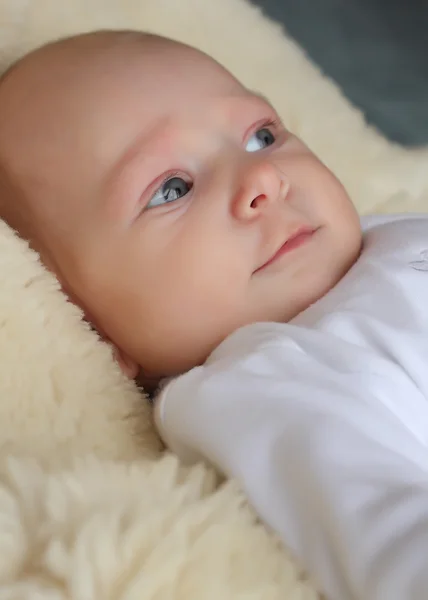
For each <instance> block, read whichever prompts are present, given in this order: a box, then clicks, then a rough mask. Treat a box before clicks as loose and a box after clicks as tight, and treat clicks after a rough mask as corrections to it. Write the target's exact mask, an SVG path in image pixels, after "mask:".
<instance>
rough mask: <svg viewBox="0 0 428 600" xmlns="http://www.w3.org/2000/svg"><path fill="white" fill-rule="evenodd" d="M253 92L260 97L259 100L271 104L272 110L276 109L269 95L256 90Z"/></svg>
mask: <svg viewBox="0 0 428 600" xmlns="http://www.w3.org/2000/svg"><path fill="white" fill-rule="evenodd" d="M251 93H252V95H253V96H255V97H256V98H259V100H262V101H263V102H264V103H265V104H267V105H268V106H270V108H272V110H274V108H273V106H272V102H271V101H270V100H269V99H268V97H267V96H265V95H264V94H262V93H261V92H258V91H255V90H252V91H251Z"/></svg>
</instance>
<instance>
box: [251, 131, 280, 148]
mask: <svg viewBox="0 0 428 600" xmlns="http://www.w3.org/2000/svg"><path fill="white" fill-rule="evenodd" d="M275 141H276V138H275V136H274V134H273V133H272V131H271V130H270V129H269V128H268V127H262V128H261V129H259V130H258V131H256V132H255V133H253V135H252V136H251V137H250V138H249V140H248V142H247V145H246V146H245V150H246V151H247V152H258V151H259V150H264V148H267V147H268V146H272V144H274V143H275Z"/></svg>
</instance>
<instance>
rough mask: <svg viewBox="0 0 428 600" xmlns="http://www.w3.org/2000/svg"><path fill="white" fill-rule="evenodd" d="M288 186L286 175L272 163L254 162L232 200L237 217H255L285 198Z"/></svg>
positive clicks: (233, 210)
mask: <svg viewBox="0 0 428 600" xmlns="http://www.w3.org/2000/svg"><path fill="white" fill-rule="evenodd" d="M288 187H289V185H288V182H286V180H285V177H283V176H282V173H280V172H279V170H278V168H277V167H276V166H275V165H273V164H272V163H270V162H267V161H263V162H259V163H257V164H252V165H251V166H250V167H248V169H247V171H246V172H245V173H244V175H243V177H242V178H241V185H240V186H239V188H238V190H237V192H236V194H235V197H234V198H233V201H232V202H233V205H232V212H233V214H234V216H235V218H237V219H240V220H242V219H244V220H245V219H247V220H248V219H254V218H255V217H257V216H258V215H259V214H261V213H263V212H264V211H266V210H269V209H270V208H271V207H272V205H273V204H276V203H277V202H278V201H280V200H281V199H284V198H285V196H286V195H287V191H288Z"/></svg>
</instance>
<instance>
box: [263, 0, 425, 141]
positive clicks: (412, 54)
mask: <svg viewBox="0 0 428 600" xmlns="http://www.w3.org/2000/svg"><path fill="white" fill-rule="evenodd" d="M252 1H253V2H254V3H255V4H258V5H259V6H260V7H262V8H263V10H264V12H265V13H266V14H267V15H269V16H270V17H273V18H274V19H275V20H277V21H280V22H282V23H283V24H284V26H285V28H286V30H287V31H288V33H289V34H290V35H291V36H292V37H293V38H294V39H295V40H296V41H297V42H298V43H299V44H300V45H301V46H302V47H303V48H304V49H305V51H306V53H307V54H308V55H309V56H310V57H311V58H312V60H313V61H314V62H316V63H317V64H318V65H319V66H320V67H321V69H322V70H323V71H324V72H325V73H326V74H327V75H329V76H330V77H331V78H332V79H334V80H335V81H336V82H337V83H338V84H339V85H340V86H341V88H342V90H343V91H344V93H345V94H346V96H347V97H348V98H349V99H350V100H351V101H352V102H353V103H354V104H356V105H357V106H358V107H359V108H361V109H362V110H363V111H364V113H365V115H366V117H367V120H368V121H369V122H370V123H372V124H374V125H376V126H377V127H378V128H379V129H380V130H381V131H383V133H384V134H385V135H387V136H388V137H389V138H390V139H393V140H395V141H398V142H400V143H402V144H407V145H421V144H428V0H252Z"/></svg>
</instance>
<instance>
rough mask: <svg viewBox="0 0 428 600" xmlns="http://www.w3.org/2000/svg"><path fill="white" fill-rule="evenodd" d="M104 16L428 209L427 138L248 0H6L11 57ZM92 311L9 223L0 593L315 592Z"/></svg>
mask: <svg viewBox="0 0 428 600" xmlns="http://www.w3.org/2000/svg"><path fill="white" fill-rule="evenodd" d="M98 28H114V29H123V28H139V29H144V30H148V31H153V32H157V33H161V34H164V35H167V36H170V37H173V38H176V39H180V40H183V41H185V42H187V43H190V44H192V45H195V46H197V47H199V48H201V49H203V50H205V51H206V52H208V53H210V54H212V55H213V56H214V57H215V58H217V59H218V60H219V61H220V62H222V63H224V64H225V65H226V66H227V67H228V68H229V69H231V70H232V71H233V72H234V73H235V74H236V75H237V76H238V77H239V78H240V79H241V80H242V81H243V82H244V83H246V84H247V85H248V86H250V87H252V88H255V89H258V90H260V91H262V92H263V93H264V94H266V95H267V96H268V97H269V98H270V99H271V100H272V102H273V103H274V104H275V106H276V107H277V108H278V110H279V112H280V114H281V116H282V117H283V118H284V120H285V122H286V124H287V125H288V126H289V127H290V128H291V129H293V130H294V131H296V133H298V134H299V135H301V136H302V137H303V139H304V140H305V141H306V142H307V143H308V144H309V145H310V146H311V147H312V148H313V149H314V150H315V151H316V152H317V153H318V154H319V155H320V156H321V158H322V159H323V160H324V161H325V162H326V163H327V164H328V165H329V166H330V167H331V168H332V169H333V170H334V171H335V172H336V173H337V174H338V175H339V176H340V177H341V179H342V180H343V182H344V183H345V185H346V186H347V188H348V189H349V191H350V193H351V195H352V197H353V199H354V201H355V202H356V204H357V206H358V208H359V209H360V211H361V212H369V211H396V210H426V209H427V207H428V196H427V194H426V192H427V191H428V168H427V164H428V161H427V156H428V155H427V151H426V150H425V149H417V150H409V149H403V148H400V147H398V146H394V145H392V144H390V143H388V142H387V141H386V140H385V139H384V138H383V137H382V136H380V135H379V134H378V133H377V132H375V131H374V130H371V129H369V128H368V127H367V126H366V125H365V123H364V120H363V118H362V116H361V114H360V113H359V112H358V111H357V110H356V109H355V108H353V107H351V106H350V105H349V103H348V102H347V101H346V100H345V99H344V98H343V97H342V96H341V94H340V92H339V90H338V89H337V87H336V86H335V85H333V84H332V83H331V82H329V81H327V80H326V79H325V78H323V77H322V75H321V74H320V73H319V71H318V70H317V69H316V67H314V66H313V65H312V64H311V63H310V62H309V61H308V60H307V59H306V57H305V56H304V54H303V53H302V51H301V50H300V49H299V48H298V47H297V46H296V45H295V44H294V43H293V42H292V41H291V40H290V39H289V38H287V37H286V36H285V34H284V33H283V32H282V31H281V29H280V28H279V27H278V26H276V25H275V24H273V23H271V22H269V21H268V20H267V19H266V18H264V17H263V16H262V15H261V13H260V11H259V10H258V9H256V8H254V7H252V6H251V5H249V4H247V3H246V2H245V1H244V0H216V1H215V2H213V1H212V0H73V1H72V2H70V1H67V0H0V66H1V68H2V69H5V68H6V67H7V66H8V65H9V64H10V63H11V62H12V61H14V60H16V59H17V58H18V57H19V56H21V55H22V54H23V53H25V52H27V51H28V50H30V49H32V48H33V47H35V46H38V45H40V44H42V43H44V42H46V41H49V40H51V39H54V38H58V37H60V36H63V35H69V34H72V33H77V32H82V31H88V30H92V29H98ZM81 317H82V315H81V313H80V311H79V310H78V309H76V308H75V307H74V306H72V305H71V304H70V303H68V302H67V301H66V299H65V297H64V296H63V295H62V293H61V291H60V289H59V286H58V284H57V282H56V281H55V279H54V278H53V277H52V276H51V275H50V274H49V273H47V272H46V271H45V269H44V268H43V267H42V266H41V264H40V263H39V261H38V257H37V256H36V255H35V254H34V253H33V252H32V251H30V250H29V249H28V247H27V245H26V244H25V243H24V242H22V241H21V240H19V239H18V237H17V236H16V235H15V234H14V232H12V231H11V230H10V229H9V228H8V227H7V226H6V225H5V224H3V223H0V398H1V402H0V596H1V598H2V599H3V598H4V599H11V600H12V599H13V600H18V599H27V598H28V599H31V600H34V599H36V598H52V599H53V598H55V599H66V598H67V599H76V600H82V599H85V600H92V599H94V600H95V599H96V600H101V599H107V598H108V599H111V600H119V599H120V600H122V599H123V600H125V599H127V600H128V599H134V598H135V599H137V598H138V599H139V600H141V599H145V600H152V599H153V600H155V599H156V600H162V599H167V598H176V599H177V600H181V599H183V600H184V599H185V600H192V599H195V600H196V599H197V600H200V599H201V598H204V599H207V600H209V599H211V598H212V599H213V600H214V599H215V600H218V599H219V598H222V600H227V599H228V598H230V599H232V598H233V599H234V600H237V599H244V598H245V599H246V600H248V599H250V598H251V599H254V600H264V599H266V600H268V599H269V600H271V599H272V600H274V599H278V600H279V599H280V598H281V599H286V600H297V599H299V600H306V599H310V598H318V595H317V593H316V591H315V588H314V586H313V585H311V584H310V583H309V582H308V581H306V580H305V578H304V576H303V575H302V573H301V571H300V570H299V568H298V567H297V566H296V565H295V563H294V562H293V561H292V559H291V558H290V556H289V555H288V554H287V552H286V551H285V550H284V549H283V548H282V547H281V545H280V544H279V543H278V542H277V540H276V539H275V538H274V536H272V535H271V534H269V533H268V532H267V531H266V530H265V528H264V527H263V526H262V525H260V524H259V523H257V522H256V519H255V517H254V515H253V513H252V512H251V510H250V509H249V508H248V506H247V505H246V503H245V501H244V499H243V498H242V496H241V494H240V492H239V490H238V489H237V487H236V486H235V484H233V483H227V484H223V485H221V486H220V487H218V482H217V481H216V477H215V476H214V474H213V473H212V472H210V471H209V470H208V469H207V468H205V467H202V466H199V467H196V468H194V469H185V468H184V467H181V466H180V465H179V464H178V462H177V461H176V460H175V459H174V458H173V457H171V456H162V454H161V446H160V443H159V440H158V438H157V436H156V434H155V432H154V430H153V427H152V422H151V415H150V410H149V408H148V405H147V402H146V400H145V398H144V396H142V394H141V393H140V392H139V391H138V390H137V389H136V388H135V387H134V385H133V384H131V383H130V382H128V381H126V380H125V378H124V377H123V376H122V374H121V373H120V372H119V370H118V368H117V367H116V366H115V364H114V362H113V359H112V356H111V352H110V350H109V348H108V347H107V346H106V345H105V344H103V343H102V342H100V340H99V339H98V338H97V336H96V334H95V333H94V332H93V331H91V330H90V328H89V327H88V326H87V325H85V323H84V322H83V321H82V318H81Z"/></svg>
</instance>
